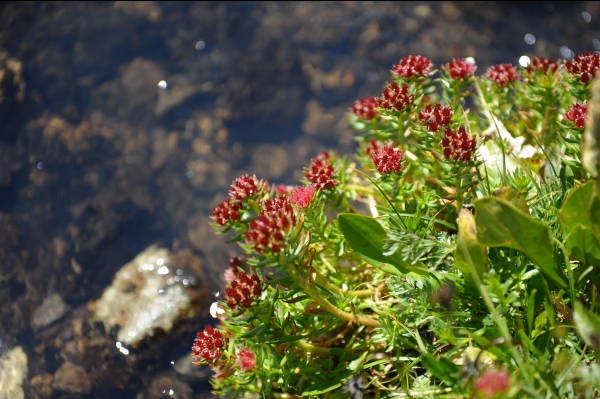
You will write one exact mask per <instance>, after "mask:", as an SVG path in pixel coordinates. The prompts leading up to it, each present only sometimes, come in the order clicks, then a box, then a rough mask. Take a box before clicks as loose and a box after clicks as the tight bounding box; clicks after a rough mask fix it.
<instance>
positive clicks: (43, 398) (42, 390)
mask: <svg viewBox="0 0 600 399" xmlns="http://www.w3.org/2000/svg"><path fill="white" fill-rule="evenodd" d="M53 382H54V376H53V375H52V374H50V373H44V374H39V375H36V376H35V377H33V378H32V379H31V380H30V381H29V385H30V386H31V391H32V394H33V397H34V398H35V399H47V398H49V397H50V396H52V392H53V391H54V388H53V387H52V383H53Z"/></svg>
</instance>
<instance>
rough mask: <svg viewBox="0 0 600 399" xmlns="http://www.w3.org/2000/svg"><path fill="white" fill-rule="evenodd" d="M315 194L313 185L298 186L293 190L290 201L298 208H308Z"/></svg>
mask: <svg viewBox="0 0 600 399" xmlns="http://www.w3.org/2000/svg"><path fill="white" fill-rule="evenodd" d="M314 195H315V188H314V187H313V186H312V185H311V186H302V187H298V188H297V189H295V190H294V191H293V192H292V195H291V196H290V202H291V203H292V204H294V205H296V206H297V207H298V208H301V209H306V208H308V206H309V205H310V203H311V202H312V199H313V197H314Z"/></svg>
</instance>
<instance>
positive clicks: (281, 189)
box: [275, 184, 294, 197]
mask: <svg viewBox="0 0 600 399" xmlns="http://www.w3.org/2000/svg"><path fill="white" fill-rule="evenodd" d="M292 191H294V186H288V185H287V184H278V185H276V186H275V194H277V195H279V196H281V197H285V196H287V195H289V194H290V193H291V192H292Z"/></svg>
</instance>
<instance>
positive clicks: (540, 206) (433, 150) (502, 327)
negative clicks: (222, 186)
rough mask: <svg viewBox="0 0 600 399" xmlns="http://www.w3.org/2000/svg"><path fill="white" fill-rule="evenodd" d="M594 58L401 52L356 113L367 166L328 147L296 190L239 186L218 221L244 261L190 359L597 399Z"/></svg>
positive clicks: (368, 392) (236, 379)
mask: <svg viewBox="0 0 600 399" xmlns="http://www.w3.org/2000/svg"><path fill="white" fill-rule="evenodd" d="M582 57H583V58H581V57H580V58H578V59H577V60H579V61H577V62H579V64H581V65H579V64H577V65H579V66H576V67H575V66H573V65H574V64H572V65H570V66H569V65H567V66H566V67H561V65H560V64H559V63H554V61H552V60H549V59H542V60H538V59H534V60H533V61H532V63H531V65H530V67H529V68H526V69H524V68H521V69H517V68H514V67H513V66H512V65H510V64H501V65H497V66H494V67H492V68H490V69H489V70H488V71H487V73H486V74H485V75H484V76H475V75H474V72H475V69H476V68H475V66H474V65H473V63H470V62H469V61H468V60H462V59H455V60H453V61H452V62H451V63H449V64H447V65H444V66H442V68H441V70H439V71H432V68H433V64H432V63H431V62H430V61H429V60H427V59H426V58H424V57H421V56H408V57H405V58H403V59H402V60H401V62H400V63H399V64H397V65H395V66H394V69H393V70H392V78H391V80H392V81H391V83H390V84H389V85H388V86H386V88H385V89H384V91H383V94H382V96H381V97H379V98H367V99H362V100H358V101H357V102H355V103H354V104H353V106H352V108H351V111H352V113H349V118H350V121H351V123H352V124H353V126H354V127H355V128H356V129H357V130H358V132H359V133H358V134H357V136H356V140H357V142H358V147H359V148H358V151H357V154H356V155H355V156H354V157H348V156H339V155H338V154H336V153H335V152H327V153H322V154H319V155H318V156H317V157H315V158H314V159H313V160H312V161H311V163H310V165H309V166H308V167H307V169H306V180H304V181H303V182H302V185H301V186H300V187H297V188H290V187H282V186H269V185H268V184H267V183H266V182H263V181H262V180H260V181H259V180H258V179H257V178H256V177H249V176H242V177H240V178H239V179H237V180H236V181H234V183H233V184H232V189H231V192H230V197H231V198H229V199H227V200H225V201H223V203H221V204H220V205H219V206H218V207H216V208H215V210H214V211H213V219H214V220H215V222H216V223H215V226H216V227H219V228H221V232H222V233H227V234H229V235H230V237H231V240H232V242H237V243H238V244H239V247H240V248H241V250H242V251H243V256H242V257H238V258H234V259H232V262H231V266H230V269H229V270H227V273H226V275H225V278H226V280H227V281H228V283H229V285H228V287H229V288H228V290H227V295H226V300H225V301H223V302H219V303H218V304H217V305H215V306H216V307H215V306H213V310H215V316H216V317H218V319H219V324H218V326H217V330H218V331H219V332H220V334H221V335H218V334H217V333H216V332H215V331H217V330H206V331H208V333H207V332H202V333H199V334H198V338H197V339H196V342H195V348H197V350H196V351H195V352H194V353H195V354H196V356H197V358H198V363H199V364H210V366H211V367H212V368H213V370H214V371H215V373H216V374H215V377H214V378H213V380H212V384H213V386H214V389H215V392H217V393H220V394H224V393H227V392H235V393H237V395H243V396H248V395H253V394H260V395H262V396H263V397H295V396H323V397H333V398H338V397H340V398H341V397H352V398H362V397H363V396H364V397H374V398H387V397H454V398H457V397H486V398H490V397H492V398H493V397H503V398H508V397H523V398H525V397H532V398H546V397H555V398H562V397H581V398H592V397H597V396H598V395H600V377H598V375H599V372H600V366H599V365H598V363H597V358H596V353H597V352H596V351H598V350H600V315H599V307H600V301H599V300H598V299H599V297H598V289H597V287H598V284H599V282H600V281H599V277H598V276H599V273H598V271H599V270H598V269H599V267H600V222H599V221H600V210H599V209H597V208H598V203H599V201H600V185H599V184H598V183H597V181H596V180H594V178H593V176H592V175H591V174H590V170H586V169H584V168H583V166H582V163H581V159H582V151H581V149H580V148H581V147H580V143H581V141H582V139H583V136H584V135H583V132H584V129H583V125H584V123H585V118H586V112H589V110H588V107H587V103H585V101H587V100H590V99H591V98H592V96H591V92H590V87H591V85H592V84H593V83H592V82H591V81H590V79H589V78H588V77H589V76H588V75H589V74H590V73H592V74H593V73H594V72H595V70H596V69H597V65H596V64H597V62H596V58H597V56H595V55H590V54H589V53H586V55H585V57H584V56H582ZM594 57H596V58H594ZM594 62H596V64H594ZM594 65H596V66H594ZM577 68H579V69H577ZM594 68H596V69H594ZM582 71H583V72H582ZM590 76H592V75H590ZM577 104H579V105H578V106H576V105H577ZM591 105H593V104H591ZM589 108H590V109H591V108H592V107H589ZM595 134H596V136H597V133H595ZM586 136H587V134H586ZM583 148H585V145H584V146H583ZM583 156H588V158H589V154H586V153H585V150H584V154H583ZM593 162H597V160H592V163H593ZM591 172H593V171H591ZM209 333H210V334H209ZM217 335H218V336H217ZM214 336H217V338H218V339H217V338H214ZM209 338H210V339H209ZM215 345H216V346H215ZM203 353H204V355H202V354H203ZM203 356H204V357H203Z"/></svg>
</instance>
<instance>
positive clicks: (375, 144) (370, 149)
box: [365, 140, 382, 155]
mask: <svg viewBox="0 0 600 399" xmlns="http://www.w3.org/2000/svg"><path fill="white" fill-rule="evenodd" d="M381 147H382V144H381V143H380V142H379V141H376V140H371V141H370V142H369V144H367V148H366V149H365V152H366V153H367V155H372V154H373V153H374V152H375V151H377V150H378V149H380V148H381Z"/></svg>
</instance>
